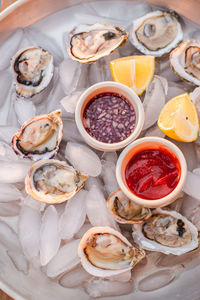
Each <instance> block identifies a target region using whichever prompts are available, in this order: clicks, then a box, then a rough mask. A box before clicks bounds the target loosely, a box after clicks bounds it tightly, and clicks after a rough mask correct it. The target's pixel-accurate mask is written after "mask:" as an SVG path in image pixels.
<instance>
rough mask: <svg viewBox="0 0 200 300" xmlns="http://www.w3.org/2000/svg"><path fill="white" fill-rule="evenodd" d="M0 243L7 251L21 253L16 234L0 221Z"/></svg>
mask: <svg viewBox="0 0 200 300" xmlns="http://www.w3.org/2000/svg"><path fill="white" fill-rule="evenodd" d="M0 243H1V244H3V245H4V246H5V247H6V248H7V249H8V250H13V251H18V252H20V251H21V246H20V243H19V240H18V236H17V234H16V232H15V231H14V230H13V229H12V228H11V227H10V226H9V225H8V224H7V223H5V222H3V221H0Z"/></svg>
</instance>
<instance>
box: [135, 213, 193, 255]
mask: <svg viewBox="0 0 200 300" xmlns="http://www.w3.org/2000/svg"><path fill="white" fill-rule="evenodd" d="M133 238H134V240H135V241H136V242H137V243H139V245H140V246H141V247H142V248H144V249H146V250H150V251H158V252H163V253H165V254H170V253H171V254H174V255H181V254H183V253H185V252H188V251H191V250H193V249H195V248H197V247H198V232H197V229H196V227H195V226H194V225H193V224H192V223H191V222H190V221H188V220H187V219H186V218H185V217H183V216H182V215H181V214H179V213H177V212H176V211H166V210H162V209H156V210H154V211H153V214H152V216H151V218H149V219H148V220H147V221H144V222H143V224H134V225H133Z"/></svg>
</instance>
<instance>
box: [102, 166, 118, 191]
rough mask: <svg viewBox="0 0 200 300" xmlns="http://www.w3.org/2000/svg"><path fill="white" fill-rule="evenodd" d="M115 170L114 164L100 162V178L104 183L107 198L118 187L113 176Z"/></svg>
mask: <svg viewBox="0 0 200 300" xmlns="http://www.w3.org/2000/svg"><path fill="white" fill-rule="evenodd" d="M115 169H116V165H115V163H113V162H110V161H102V172H101V178H102V180H103V182H104V188H105V190H106V193H107V196H109V195H110V194H111V193H112V192H114V191H116V190H118V189H119V185H118V183H117V179H116V175H115Z"/></svg>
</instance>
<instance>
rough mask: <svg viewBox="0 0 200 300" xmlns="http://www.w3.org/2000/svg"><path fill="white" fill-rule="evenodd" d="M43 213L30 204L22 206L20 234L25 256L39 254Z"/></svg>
mask: <svg viewBox="0 0 200 300" xmlns="http://www.w3.org/2000/svg"><path fill="white" fill-rule="evenodd" d="M40 227H41V214H40V212H39V211H38V210H35V209H33V208H31V207H29V206H25V205H24V206H22V208H21V211H20V215H19V219H18V234H19V240H20V243H21V245H22V249H23V252H24V254H25V256H26V257H27V258H29V259H31V258H33V257H35V256H37V255H38V252H39V248H40Z"/></svg>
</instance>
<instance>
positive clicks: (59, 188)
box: [25, 159, 88, 204]
mask: <svg viewBox="0 0 200 300" xmlns="http://www.w3.org/2000/svg"><path fill="white" fill-rule="evenodd" d="M87 178H88V177H87V176H85V175H82V174H80V173H79V172H78V171H76V170H75V169H74V168H73V167H72V166H69V165H68V164H67V163H66V162H64V161H59V160H55V159H44V160H40V161H38V162H36V163H34V164H33V165H32V167H31V168H30V171H29V173H28V175H27V176H26V178H25V188H26V192H27V193H28V194H29V195H31V196H32V197H33V198H35V199H37V200H39V201H42V202H46V203H50V204H53V203H62V202H64V201H66V200H68V199H70V198H72V197H73V196H74V195H75V194H76V193H77V192H78V191H79V190H80V189H81V188H82V187H83V185H84V183H85V181H86V180H87Z"/></svg>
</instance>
